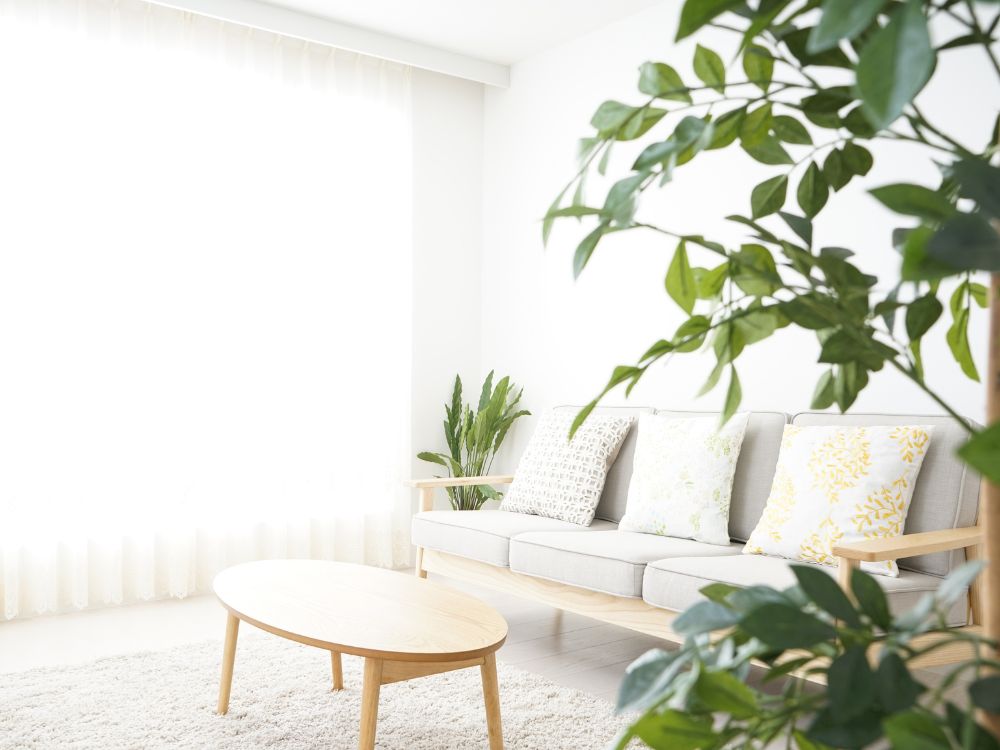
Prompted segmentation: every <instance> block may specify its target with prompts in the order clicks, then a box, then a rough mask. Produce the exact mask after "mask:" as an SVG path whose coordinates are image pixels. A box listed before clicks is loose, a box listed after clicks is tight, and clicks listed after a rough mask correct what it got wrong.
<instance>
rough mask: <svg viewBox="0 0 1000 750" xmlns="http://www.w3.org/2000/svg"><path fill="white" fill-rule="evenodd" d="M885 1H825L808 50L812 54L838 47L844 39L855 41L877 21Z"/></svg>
mask: <svg viewBox="0 0 1000 750" xmlns="http://www.w3.org/2000/svg"><path fill="white" fill-rule="evenodd" d="M883 5H885V0H824V2H823V16H822V17H821V18H820V19H819V23H818V24H817V25H816V26H814V27H813V29H812V32H811V33H810V34H809V41H808V43H807V44H806V50H807V51H808V52H810V53H811V54H817V53H819V52H824V51H826V50H828V49H832V48H833V47H836V46H837V43H838V42H840V40H842V39H854V38H855V37H856V36H858V34H860V33H861V32H862V31H864V30H865V29H867V28H868V26H869V25H871V22H872V21H874V20H875V16H877V15H878V12H879V10H881V8H882V6H883Z"/></svg>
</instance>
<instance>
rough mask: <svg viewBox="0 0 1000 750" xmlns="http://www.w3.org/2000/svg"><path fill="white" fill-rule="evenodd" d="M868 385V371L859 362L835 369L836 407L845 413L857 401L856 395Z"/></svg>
mask: <svg viewBox="0 0 1000 750" xmlns="http://www.w3.org/2000/svg"><path fill="white" fill-rule="evenodd" d="M867 385H868V371H867V370H866V369H865V367H864V365H863V364H861V363H860V362H848V363H846V364H843V365H841V366H840V367H838V368H837V380H836V383H835V384H834V391H835V392H836V394H837V407H838V408H839V409H840V411H841V412H846V411H847V410H848V409H850V408H851V406H853V404H854V402H855V401H857V399H858V394H859V393H861V391H863V390H864V389H865V386H867Z"/></svg>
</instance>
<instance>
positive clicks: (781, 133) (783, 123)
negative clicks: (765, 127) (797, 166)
mask: <svg viewBox="0 0 1000 750" xmlns="http://www.w3.org/2000/svg"><path fill="white" fill-rule="evenodd" d="M771 130H772V131H773V132H774V135H775V136H776V137H777V138H778V140H780V141H784V142H785V143H795V144H799V145H803V146H805V145H811V144H812V142H813V140H812V136H811V135H809V131H808V130H806V126H805V125H803V124H802V123H801V122H799V121H798V120H796V119H795V118H794V117H790V116H789V115H775V116H774V117H773V118H772V119H771Z"/></svg>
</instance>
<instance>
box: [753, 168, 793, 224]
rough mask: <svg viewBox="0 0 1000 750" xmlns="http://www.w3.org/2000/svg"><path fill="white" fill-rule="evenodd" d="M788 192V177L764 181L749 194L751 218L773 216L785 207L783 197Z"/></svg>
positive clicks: (780, 176) (782, 176) (781, 176)
mask: <svg viewBox="0 0 1000 750" xmlns="http://www.w3.org/2000/svg"><path fill="white" fill-rule="evenodd" d="M787 192H788V177H787V176H786V175H783V174H782V175H778V176H777V177H771V178H769V179H767V180H764V181H763V182H762V183H760V184H759V185H757V186H756V187H755V188H754V189H753V192H751V193H750V207H751V213H752V215H753V218H755V219H759V218H761V217H762V216H767V215H769V214H773V213H775V212H776V211H779V210H781V207H782V206H784V205H785V195H786V193H787Z"/></svg>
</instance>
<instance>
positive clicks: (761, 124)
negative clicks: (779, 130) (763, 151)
mask: <svg viewBox="0 0 1000 750" xmlns="http://www.w3.org/2000/svg"><path fill="white" fill-rule="evenodd" d="M772 119H773V118H772V116H771V103H770V102H767V103H766V104H762V105H761V106H759V107H757V108H756V109H754V110H753V111H751V112H749V113H748V114H747V116H746V117H744V118H743V123H742V125H741V127H740V141H741V142H742V143H743V145H744V146H747V145H752V144H754V143H760V142H761V141H762V140H764V139H765V138H767V135H768V133H769V132H770V130H771V121H772Z"/></svg>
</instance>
